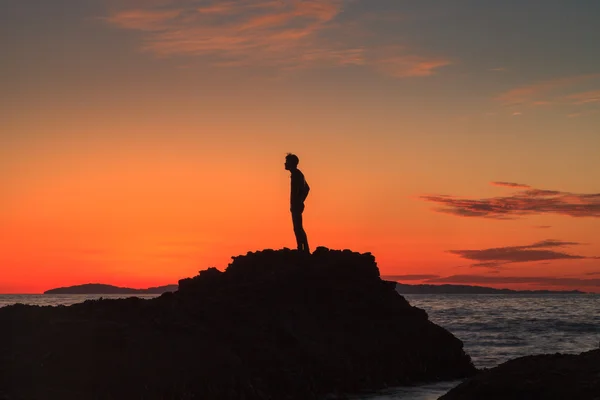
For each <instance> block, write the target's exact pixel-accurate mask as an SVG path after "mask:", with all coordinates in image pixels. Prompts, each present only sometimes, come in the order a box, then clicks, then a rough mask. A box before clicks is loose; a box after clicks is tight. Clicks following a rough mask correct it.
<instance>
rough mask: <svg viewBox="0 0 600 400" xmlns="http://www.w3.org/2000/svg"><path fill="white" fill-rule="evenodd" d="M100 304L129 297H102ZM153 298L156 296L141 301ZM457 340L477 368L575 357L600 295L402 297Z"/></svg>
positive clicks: (410, 397)
mask: <svg viewBox="0 0 600 400" xmlns="http://www.w3.org/2000/svg"><path fill="white" fill-rule="evenodd" d="M99 297H100V295H0V307H2V306H6V305H9V304H15V303H23V304H34V305H59V304H63V305H69V304H74V303H79V302H82V301H84V300H87V299H97V298H99ZM102 297H103V298H121V297H130V296H120V295H102ZM137 297H141V298H152V297H156V296H155V295H140V296H137ZM405 297H406V299H407V300H408V301H409V302H410V303H411V304H412V305H415V306H417V307H419V308H422V309H424V310H425V311H427V313H428V314H429V318H430V319H431V320H432V321H433V322H435V323H436V324H438V325H441V326H443V327H444V328H446V329H448V330H449V331H450V332H452V333H453V334H454V335H455V336H456V337H458V338H459V339H461V340H462V341H463V342H464V344H465V350H466V351H467V353H468V354H470V355H471V357H472V359H473V362H474V363H475V366H476V367H479V368H483V367H487V368H489V367H494V366H496V365H498V364H500V363H502V362H504V361H507V360H509V359H512V358H516V357H521V356H525V355H529V354H539V353H556V352H561V353H580V352H582V351H587V350H592V349H595V348H597V347H598V345H599V343H600V295H457V294H452V295H441V294H437V295H405ZM457 384H458V382H443V383H437V384H433V385H424V386H419V387H415V388H399V389H393V390H387V391H385V392H381V393H378V394H373V395H369V396H359V397H356V399H357V400H358V399H360V400H391V399H406V400H433V399H437V398H438V397H439V396H441V395H442V394H444V393H446V392H447V391H448V390H449V389H451V388H452V387H454V386H456V385H457Z"/></svg>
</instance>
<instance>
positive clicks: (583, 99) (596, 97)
mask: <svg viewBox="0 0 600 400" xmlns="http://www.w3.org/2000/svg"><path fill="white" fill-rule="evenodd" d="M567 99H569V100H572V101H573V103H574V104H589V103H599V102H600V90H592V91H587V92H581V93H573V94H570V95H568V96H567Z"/></svg>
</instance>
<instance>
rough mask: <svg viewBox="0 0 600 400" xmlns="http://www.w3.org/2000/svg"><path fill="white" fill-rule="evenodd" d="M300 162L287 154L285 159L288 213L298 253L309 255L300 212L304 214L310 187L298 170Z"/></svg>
mask: <svg viewBox="0 0 600 400" xmlns="http://www.w3.org/2000/svg"><path fill="white" fill-rule="evenodd" d="M299 162H300V160H299V159H298V156H296V155H295V154H291V153H290V154H288V155H287V156H286V157H285V169H286V170H288V171H290V172H291V179H292V184H291V189H292V190H291V194H290V206H291V207H290V211H291V212H292V223H293V224H294V234H295V235H296V243H297V244H298V251H301V252H304V253H309V254H310V250H309V248H308V238H307V237H306V232H305V231H304V227H302V212H304V200H306V196H308V192H309V191H310V187H309V186H308V183H306V179H304V174H303V173H302V171H300V170H299V169H298V163H299Z"/></svg>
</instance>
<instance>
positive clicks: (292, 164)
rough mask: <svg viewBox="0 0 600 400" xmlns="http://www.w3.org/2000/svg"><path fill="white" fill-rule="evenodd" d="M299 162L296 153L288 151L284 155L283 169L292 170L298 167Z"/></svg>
mask: <svg viewBox="0 0 600 400" xmlns="http://www.w3.org/2000/svg"><path fill="white" fill-rule="evenodd" d="M299 162H300V160H299V159H298V156H297V155H295V154H292V153H288V155H287V156H285V169H287V170H288V171H293V170H295V169H296V168H298V163H299Z"/></svg>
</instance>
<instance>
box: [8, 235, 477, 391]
mask: <svg viewBox="0 0 600 400" xmlns="http://www.w3.org/2000/svg"><path fill="white" fill-rule="evenodd" d="M394 286H395V284H394V283H388V282H385V281H383V280H381V279H380V277H379V270H378V268H377V264H376V263H375V258H374V257H373V256H372V255H371V254H370V253H366V254H358V253H354V252H351V251H349V250H344V251H334V250H328V249H326V248H323V247H321V248H318V249H317V250H316V251H315V252H314V253H313V254H312V255H303V254H299V253H297V252H296V251H292V250H288V249H284V250H278V251H275V250H265V251H261V252H256V253H248V254H247V255H245V256H239V257H234V258H233V262H232V263H231V264H230V265H229V266H228V268H227V269H226V271H225V272H220V271H219V270H217V269H215V268H209V269H207V270H205V271H201V272H200V274H199V275H198V276H196V277H194V278H189V279H183V280H181V281H180V282H179V290H178V291H177V292H174V293H165V294H163V295H161V296H160V297H157V298H154V299H149V300H142V299H138V298H128V299H118V300H115V299H112V300H107V299H100V300H95V301H85V302H84V303H80V304H75V305H72V306H68V307H65V306H59V307H49V306H47V307H40V306H24V305H14V306H9V307H4V308H0V327H2V329H0V398H1V396H2V394H4V395H5V396H7V398H9V399H20V398H27V399H54V398H56V399H86V398H87V399H92V398H94V399H203V400H210V399H246V400H252V399H282V400H283V399H316V398H322V397H323V396H324V395H328V394H335V393H338V394H343V393H356V392H360V391H364V390H375V389H380V388H384V387H386V386H397V385H410V384H415V383H419V382H426V381H436V380H443V379H448V380H450V379H458V378H464V377H467V376H470V375H472V374H473V373H474V372H475V368H474V367H473V364H472V363H471V360H470V357H469V356H468V355H467V354H465V352H464V351H463V344H462V342H461V341H460V340H459V339H457V338H456V337H454V336H453V335H452V334H451V333H449V332H448V331H447V330H445V329H444V328H442V327H440V326H437V325H435V324H433V323H432V322H430V321H429V320H428V317H427V314H426V312H425V311H423V310H421V309H418V308H416V307H412V306H410V304H409V303H408V302H407V301H406V300H405V299H404V298H403V297H402V296H400V295H399V294H398V293H397V292H396V291H395V289H394ZM7 327H8V328H7Z"/></svg>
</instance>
